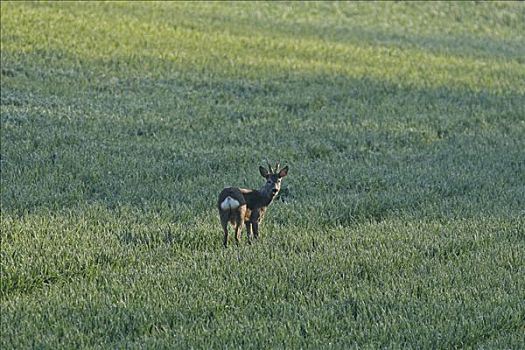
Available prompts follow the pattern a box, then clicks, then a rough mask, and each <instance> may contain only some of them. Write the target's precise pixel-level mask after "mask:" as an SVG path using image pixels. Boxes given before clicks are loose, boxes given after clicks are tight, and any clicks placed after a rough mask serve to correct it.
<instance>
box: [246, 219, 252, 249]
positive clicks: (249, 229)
mask: <svg viewBox="0 0 525 350" xmlns="http://www.w3.org/2000/svg"><path fill="white" fill-rule="evenodd" d="M246 236H248V243H250V244H251V243H252V223H251V222H250V221H248V222H247V223H246Z"/></svg>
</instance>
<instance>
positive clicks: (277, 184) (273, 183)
mask: <svg viewBox="0 0 525 350" xmlns="http://www.w3.org/2000/svg"><path fill="white" fill-rule="evenodd" d="M277 169H279V163H277V165H276V166H275V168H274V169H272V166H271V165H270V163H268V169H266V168H264V167H262V166H260V167H259V172H260V173H261V176H262V177H264V178H265V179H266V183H265V184H264V185H263V187H261V189H260V190H259V192H260V193H261V194H262V195H264V196H266V197H268V198H270V199H273V198H274V197H275V196H276V195H277V193H279V190H280V189H281V179H282V178H283V177H285V176H286V175H288V166H285V167H284V168H282V169H281V170H279V171H277Z"/></svg>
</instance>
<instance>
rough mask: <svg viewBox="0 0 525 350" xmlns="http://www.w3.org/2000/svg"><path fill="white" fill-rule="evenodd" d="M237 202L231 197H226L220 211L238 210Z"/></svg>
mask: <svg viewBox="0 0 525 350" xmlns="http://www.w3.org/2000/svg"><path fill="white" fill-rule="evenodd" d="M239 204H240V203H239V201H238V200H236V199H233V198H232V197H230V196H228V197H226V198H225V199H224V200H223V201H222V203H221V210H232V209H237V208H239Z"/></svg>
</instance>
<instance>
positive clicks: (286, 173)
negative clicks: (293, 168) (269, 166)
mask: <svg viewBox="0 0 525 350" xmlns="http://www.w3.org/2000/svg"><path fill="white" fill-rule="evenodd" d="M286 175H288V165H287V166H285V167H284V168H282V169H281V171H279V177H285V176H286Z"/></svg>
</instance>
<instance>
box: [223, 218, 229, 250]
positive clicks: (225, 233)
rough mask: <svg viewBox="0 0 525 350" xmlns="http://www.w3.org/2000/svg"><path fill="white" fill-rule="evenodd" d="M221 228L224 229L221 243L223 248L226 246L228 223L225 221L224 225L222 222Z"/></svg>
mask: <svg viewBox="0 0 525 350" xmlns="http://www.w3.org/2000/svg"><path fill="white" fill-rule="evenodd" d="M222 229H223V231H224V239H223V242H222V244H224V248H226V247H227V246H228V223H226V225H224V224H223V225H222Z"/></svg>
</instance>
